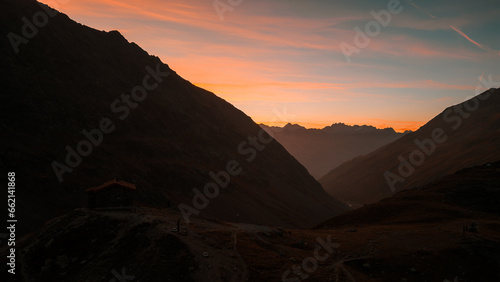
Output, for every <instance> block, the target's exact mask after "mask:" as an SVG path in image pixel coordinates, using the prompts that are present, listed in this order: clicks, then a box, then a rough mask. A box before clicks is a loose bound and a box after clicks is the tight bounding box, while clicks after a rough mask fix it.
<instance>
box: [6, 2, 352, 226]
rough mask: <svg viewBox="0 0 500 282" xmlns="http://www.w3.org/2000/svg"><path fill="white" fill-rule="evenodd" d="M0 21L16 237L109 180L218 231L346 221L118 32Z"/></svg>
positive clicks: (33, 16) (34, 16)
mask: <svg viewBox="0 0 500 282" xmlns="http://www.w3.org/2000/svg"><path fill="white" fill-rule="evenodd" d="M0 14H1V17H0V31H1V34H3V35H4V37H3V40H2V45H1V46H0V48H1V49H0V51H1V54H2V56H1V57H0V63H1V87H2V103H1V107H2V108H1V111H0V112H1V115H2V118H1V124H0V127H1V130H2V132H3V135H4V138H2V140H1V141H0V142H1V144H2V148H3V150H2V152H1V153H0V158H1V160H2V162H1V164H0V165H1V167H2V171H14V172H15V173H16V179H17V200H18V201H17V209H16V210H17V217H18V218H19V219H21V218H22V220H20V221H19V226H18V232H19V233H23V232H25V231H28V230H33V229H34V228H36V227H38V226H40V225H41V224H42V223H43V222H45V221H46V220H48V219H50V218H52V217H54V216H56V215H60V214H62V213H65V212H67V211H70V210H73V209H74V208H76V207H82V206H85V205H86V195H85V194H84V191H85V189H86V188H89V187H93V186H96V185H99V184H102V183H103V182H105V181H108V180H110V179H113V178H115V177H120V178H123V179H125V180H127V181H129V182H133V183H134V184H135V185H136V186H137V195H136V202H137V204H139V205H144V206H150V207H158V208H167V207H171V208H177V206H178V205H179V204H182V203H184V204H186V205H189V206H190V207H191V208H193V209H194V208H196V212H199V214H200V216H205V217H213V218H218V219H225V220H240V221H248V222H253V223H262V224H275V225H282V226H302V227H303V226H310V225H312V224H314V223H317V222H318V221H321V220H325V219H326V218H328V217H331V216H332V215H334V214H338V213H340V212H342V211H344V210H345V209H346V207H345V206H344V205H343V204H341V203H340V202H339V201H336V200H334V199H333V198H331V197H330V196H328V195H327V194H326V193H325V191H324V190H323V189H322V188H321V186H320V184H319V183H318V182H317V181H316V180H315V179H314V178H313V177H312V176H310V175H309V174H308V173H307V170H306V169H305V168H304V167H303V166H302V165H301V164H299V163H298V162H297V161H296V160H295V159H294V158H293V157H292V156H290V155H289V154H288V152H287V151H286V150H285V149H284V148H283V147H282V146H281V145H280V144H279V143H278V142H276V141H274V140H272V139H270V138H269V136H267V135H266V134H264V133H265V132H264V131H262V130H261V128H260V127H259V126H258V125H257V124H255V123H254V122H253V121H252V120H251V119H250V118H249V117H248V116H246V115H245V114H244V113H243V112H241V111H240V110H238V109H236V108H235V107H234V106H232V105H231V104H229V103H227V102H226V101H224V100H223V99H221V98H219V97H217V96H216V95H214V94H213V93H211V92H208V91H205V90H203V89H201V88H198V87H196V86H194V85H193V84H191V83H190V82H188V81H186V80H184V79H183V78H182V77H180V76H179V75H178V74H176V73H175V72H174V71H173V70H172V69H170V68H169V66H168V65H166V64H164V63H162V62H161V61H160V59H159V58H158V57H155V56H150V55H149V54H148V53H147V52H146V51H144V50H142V49H141V48H140V47H139V46H137V45H136V44H135V43H129V42H128V41H127V40H126V39H125V38H124V37H123V36H122V35H121V34H120V33H119V32H118V31H111V32H105V31H98V30H95V29H92V28H89V27H86V26H84V25H81V24H79V23H76V22H74V21H73V20H71V19H69V18H68V17H67V16H66V15H64V14H60V13H57V12H55V11H54V10H51V9H50V8H48V7H47V6H45V5H43V4H39V3H37V2H35V1H32V0H7V1H3V2H2V10H1V12H0ZM44 19H46V21H45V20H44ZM33 22H35V24H36V25H34V24H32V23H33ZM167 36H168V35H167ZM10 41H12V43H11V42H10ZM228 172H233V174H234V175H233V174H232V175H230V174H229V173H228ZM211 174H212V176H211ZM228 176H229V178H230V179H227V177H228ZM214 179H215V180H214ZM59 180H61V181H62V182H61V183H60V182H59ZM228 180H229V181H228ZM208 183H213V185H208V186H207V184H208ZM224 186H227V187H225V188H224ZM194 188H196V189H198V191H201V193H204V194H206V195H209V196H200V194H201V193H198V192H196V191H195V190H193V189H194ZM217 190H218V191H217ZM217 194H218V196H215V195H217ZM211 197H213V198H211ZM193 199H194V200H195V203H193ZM207 201H208V203H207ZM205 206H206V207H205ZM191 211H193V210H191ZM196 212H194V213H196Z"/></svg>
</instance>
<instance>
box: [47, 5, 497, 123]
mask: <svg viewBox="0 0 500 282" xmlns="http://www.w3.org/2000/svg"><path fill="white" fill-rule="evenodd" d="M41 2H43V3H46V4H48V5H50V6H51V7H53V8H55V9H57V10H59V11H61V12H63V13H65V14H67V15H68V16H69V17H71V18H72V19H73V20H75V21H77V22H80V23H82V24H85V25H87V26H90V27H93V28H95V29H98V30H106V31H110V30H118V31H120V33H122V34H123V35H124V36H125V37H126V38H127V39H128V40H129V41H130V42H135V43H137V44H138V45H139V46H141V47H142V48H143V49H144V50H146V51H147V52H148V53H149V54H151V55H155V56H158V57H160V59H161V60H162V61H163V62H164V63H166V64H168V65H169V66H170V67H171V68H172V69H173V70H174V71H176V72H177V73H178V74H179V75H181V76H182V77H183V78H185V79H187V80H189V81H191V82H192V83H193V84H195V85H197V86H200V87H202V88H205V89H207V90H209V91H212V92H214V93H215V94H216V95H218V96H220V97H222V98H223V99H225V100H226V101H228V102H230V103H231V104H233V105H234V106H236V107H237V108H239V109H240V110H242V111H244V112H245V113H246V114H247V115H249V116H250V117H251V118H252V119H253V120H254V121H255V122H257V123H266V124H268V125H284V124H286V123H288V122H290V123H298V124H301V125H303V126H305V127H309V128H321V127H324V126H326V125H331V124H333V123H338V122H342V123H346V124H350V125H354V124H359V125H362V124H367V125H373V126H376V127H379V128H385V127H393V128H394V129H396V130H397V131H404V130H407V129H409V130H416V129H418V128H419V127H420V126H422V125H423V124H425V123H426V122H427V121H429V120H430V119H432V118H433V117H435V116H436V115H438V114H439V113H441V112H442V111H443V110H444V109H445V108H447V107H449V106H451V105H455V104H458V103H461V102H463V101H465V100H467V99H469V98H471V97H473V96H474V95H477V94H479V93H478V92H481V91H484V90H486V88H489V87H500V85H498V84H495V82H496V81H499V82H500V69H498V67H497V66H498V63H499V62H500V51H499V50H500V36H498V35H499V31H500V17H498V15H499V14H500V2H499V1H498V0H489V1H461V0H453V1H451V0H441V1H427V0H413V1H406V0H403V1H397V0H388V1H387V0H381V1H373V0H366V1H354V0H342V1H337V0H307V1H305V0H215V1H214V0H189V1H173V0H141V1H133V0H120V1H117V0H41ZM377 18H378V20H377ZM495 67H496V68H495ZM492 82H493V85H492ZM495 85H496V86H495ZM479 90H480V91H479Z"/></svg>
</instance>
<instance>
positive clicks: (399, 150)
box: [320, 89, 500, 205]
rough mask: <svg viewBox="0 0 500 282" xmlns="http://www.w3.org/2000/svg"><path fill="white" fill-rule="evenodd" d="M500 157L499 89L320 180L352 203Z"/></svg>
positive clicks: (379, 196) (374, 199)
mask: <svg viewBox="0 0 500 282" xmlns="http://www.w3.org/2000/svg"><path fill="white" fill-rule="evenodd" d="M498 159H500V90H499V89H491V90H489V91H487V92H485V93H483V94H481V95H478V96H476V97H475V98H473V99H470V100H468V101H466V102H464V103H462V104H459V105H456V106H453V107H450V108H448V109H446V110H445V111H443V112H442V113H441V114H439V115H438V116H436V117H435V118H433V119H432V120H431V121H429V122H428V123H427V124H426V125H424V126H423V127H421V128H420V129H419V130H417V131H416V132H413V133H410V134H407V135H405V136H403V137H402V138H400V139H398V140H396V141H394V142H392V143H390V144H388V145H386V146H384V147H382V148H380V149H378V150H376V151H374V152H372V153H370V154H367V155H365V156H361V157H358V158H355V159H353V160H351V161H348V162H346V163H344V164H342V165H340V166H339V167H337V168H335V169H334V170H332V171H330V172H329V173H328V174H327V175H325V176H324V177H323V178H322V179H320V183H321V184H322V185H323V187H324V188H325V190H326V191H327V192H328V193H329V194H330V195H332V196H334V197H337V198H338V199H340V200H343V201H346V202H351V203H353V204H354V205H362V204H366V203H372V202H376V201H378V200H380V199H382V198H385V197H389V196H391V195H392V194H393V192H394V191H400V190H404V189H408V188H413V187H417V186H423V185H425V184H427V183H430V182H432V181H434V180H437V179H439V178H441V177H443V176H445V175H449V174H452V173H455V172H456V171H459V170H461V169H463V168H467V167H472V166H476V165H480V164H484V163H486V162H491V161H496V160H498Z"/></svg>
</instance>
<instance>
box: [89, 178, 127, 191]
mask: <svg viewBox="0 0 500 282" xmlns="http://www.w3.org/2000/svg"><path fill="white" fill-rule="evenodd" d="M115 185H118V186H121V187H123V188H126V189H130V190H135V189H136V188H135V185H134V184H132V183H128V182H126V181H123V180H120V179H118V178H115V179H113V180H110V181H107V182H105V183H103V184H101V185H99V186H95V187H91V188H89V189H87V190H85V193H95V192H98V191H101V190H104V189H107V188H109V187H113V186H115Z"/></svg>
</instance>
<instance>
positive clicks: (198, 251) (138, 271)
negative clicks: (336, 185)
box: [2, 163, 500, 281]
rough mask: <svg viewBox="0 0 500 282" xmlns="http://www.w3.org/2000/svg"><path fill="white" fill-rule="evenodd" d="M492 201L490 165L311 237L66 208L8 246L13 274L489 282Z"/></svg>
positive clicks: (495, 253) (495, 260) (497, 247)
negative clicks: (13, 247)
mask: <svg viewBox="0 0 500 282" xmlns="http://www.w3.org/2000/svg"><path fill="white" fill-rule="evenodd" d="M499 194H500V163H493V164H486V165H483V166H479V167H475V168H471V169H466V170H463V171H460V172H458V173H456V174H453V175H450V176H448V177H445V178H443V179H441V180H439V181H437V182H434V183H433V184H431V185H428V186H427V187H423V188H418V189H413V190H408V191H404V192H401V193H398V194H397V195H395V196H394V197H393V198H390V199H386V200H383V201H381V202H378V203H376V204H373V205H369V206H365V207H363V208H360V209H357V210H354V211H352V212H348V213H346V214H344V215H341V216H338V217H335V218H333V219H331V220H329V221H327V222H325V223H323V224H321V225H320V226H318V227H317V228H316V229H313V230H300V229H282V228H279V227H271V226H262V225H251V224H243V223H229V222H219V221H212V220H207V219H201V218H193V222H192V223H191V224H190V225H185V224H184V223H183V222H181V224H180V227H181V228H180V232H177V230H176V228H177V220H178V219H179V217H180V215H179V214H178V213H177V212H176V211H172V210H169V209H166V210H160V209H152V208H135V209H114V210H111V209H110V210H98V211H92V210H87V209H77V210H75V211H73V212H71V213H69V214H67V215H65V216H62V217H58V218H55V219H53V220H51V221H50V222H48V223H47V224H45V225H44V226H43V228H41V229H40V230H39V231H37V232H35V233H33V234H31V235H29V236H27V237H25V238H24V239H23V240H22V242H20V243H19V246H18V256H19V258H18V269H17V272H18V273H17V278H18V279H19V280H20V281H301V280H304V279H306V278H307V279H308V280H309V281H445V279H447V280H449V281H499V279H500V272H499V269H500V208H499V207H500V206H499V203H498V202H499V198H500V197H499ZM472 223H476V224H477V229H478V233H473V232H466V234H465V235H464V234H463V227H464V226H469V227H470V225H471V224H472ZM4 251H5V248H4V249H2V258H4V257H5V256H4ZM287 271H289V272H287ZM5 273H6V272H5V263H4V261H2V275H4V274H5ZM124 277H125V278H126V279H125V278H124ZM119 278H121V279H124V280H119ZM113 279H116V280H113ZM2 281H5V280H2Z"/></svg>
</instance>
